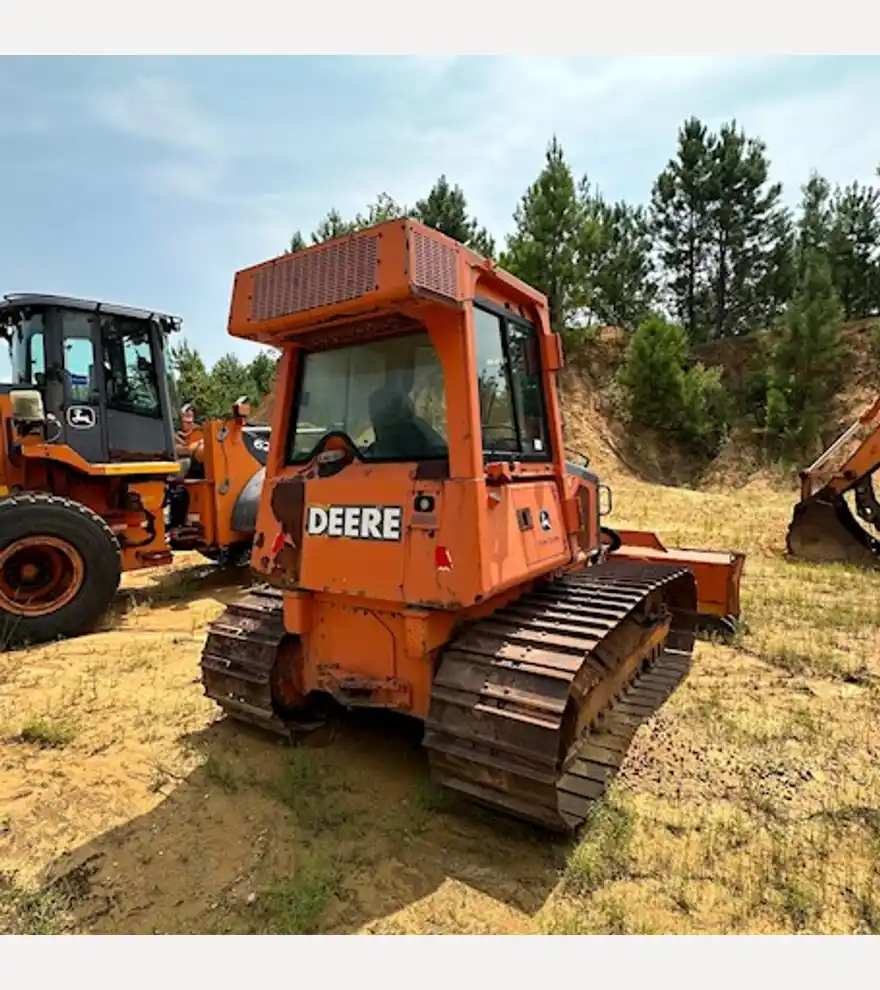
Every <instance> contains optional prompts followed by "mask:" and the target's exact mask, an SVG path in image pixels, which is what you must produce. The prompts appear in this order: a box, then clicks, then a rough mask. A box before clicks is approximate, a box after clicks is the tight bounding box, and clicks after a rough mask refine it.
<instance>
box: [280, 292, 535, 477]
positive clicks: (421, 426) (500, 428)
mask: <svg viewBox="0 0 880 990" xmlns="http://www.w3.org/2000/svg"><path fill="white" fill-rule="evenodd" d="M473 314H474V315H473V332H474V341H475V362H476V367H475V371H474V374H475V378H476V383H477V390H478V396H479V413H480V438H481V439H480V443H481V449H482V455H483V460H484V462H492V461H498V460H502V461H523V460H525V461H538V462H540V461H549V460H550V444H549V440H548V430H547V422H546V414H545V404H544V400H543V390H542V384H541V377H540V367H539V364H538V357H537V338H536V330H535V327H534V325H533V324H532V323H530V322H529V321H528V320H526V319H524V318H522V317H519V316H517V315H515V314H512V313H510V312H509V311H505V310H504V309H502V308H500V307H496V306H494V305H493V304H492V303H491V302H489V301H487V300H484V301H482V302H478V303H475V304H474V310H473ZM295 401H296V405H295V410H294V431H293V437H292V445H291V450H290V462H291V463H294V464H304V463H307V462H308V461H310V460H311V459H312V458H313V457H314V456H315V454H316V453H317V450H318V447H319V446H321V445H323V442H324V441H325V439H326V438H327V437H328V436H330V435H332V434H336V433H338V434H341V435H344V436H345V437H347V438H348V439H349V440H350V441H351V442H352V443H353V444H354V446H355V447H356V448H357V450H358V452H359V454H360V457H361V459H363V460H364V461H366V462H372V463H379V462H386V463H388V462H396V461H401V462H407V461H409V462H412V461H415V462H425V461H434V462H437V463H438V464H444V463H446V462H447V461H448V457H449V443H448V424H447V397H446V389H445V383H444V374H443V367H442V365H441V361H440V357H439V355H438V352H437V350H436V348H435V346H434V344H433V343H432V340H431V336H430V334H429V333H428V331H427V330H425V329H412V330H410V331H409V332H407V331H405V330H404V331H403V332H402V334H401V335H398V336H393V337H389V338H387V339H381V340H370V341H366V342H363V343H355V344H349V345H347V346H341V347H334V348H331V349H328V350H323V351H316V352H311V353H309V352H306V353H304V355H303V360H302V379H301V386H300V388H299V389H298V390H297V397H296V400H295ZM447 470H448V468H447Z"/></svg>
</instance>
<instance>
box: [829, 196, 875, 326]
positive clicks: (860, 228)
mask: <svg viewBox="0 0 880 990" xmlns="http://www.w3.org/2000/svg"><path fill="white" fill-rule="evenodd" d="M878 249H880V190H877V189H874V188H872V187H870V186H862V185H860V184H859V183H858V182H853V183H852V184H851V185H849V186H847V187H846V188H845V189H840V188H837V189H836V190H835V192H834V196H833V197H832V201H831V229H830V233H829V239H828V255H829V261H830V264H831V277H832V280H833V282H834V285H835V288H836V290H837V293H838V295H839V296H840V301H841V304H842V305H843V309H844V313H845V314H846V318H847V319H850V320H856V319H860V318H862V317H865V316H871V315H873V314H875V313H877V312H878V310H880V269H878V257H877V256H878Z"/></svg>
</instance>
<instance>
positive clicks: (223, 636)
mask: <svg viewBox="0 0 880 990" xmlns="http://www.w3.org/2000/svg"><path fill="white" fill-rule="evenodd" d="M284 636H285V630H284V618H283V598H282V595H281V592H280V591H275V590H274V589H271V588H266V589H263V588H253V589H251V590H250V591H249V592H248V593H247V594H246V595H245V596H244V597H243V598H241V599H240V600H239V601H237V602H232V603H231V604H229V605H228V606H227V607H226V610H225V611H224V612H223V613H222V614H221V615H220V617H219V618H218V619H216V620H215V621H214V622H212V623H211V624H210V625H209V626H208V637H207V639H206V641H205V647H204V650H203V651H202V660H201V668H202V683H203V685H204V688H205V694H206V695H207V696H208V697H209V698H211V699H212V700H213V701H215V702H216V703H217V704H218V705H220V707H221V708H222V709H223V710H224V711H225V712H226V713H227V714H228V715H229V716H230V717H231V718H234V719H236V721H239V722H248V723H249V724H251V725H256V726H259V728H261V729H268V730H269V731H270V732H276V733H278V734H279V735H282V736H289V734H290V729H289V727H288V725H287V723H286V722H284V721H283V719H281V718H279V716H278V715H277V714H276V712H275V708H274V706H273V704H272V669H273V667H274V666H275V659H276V656H277V654H278V647H279V646H280V645H281V641H282V640H283V639H284Z"/></svg>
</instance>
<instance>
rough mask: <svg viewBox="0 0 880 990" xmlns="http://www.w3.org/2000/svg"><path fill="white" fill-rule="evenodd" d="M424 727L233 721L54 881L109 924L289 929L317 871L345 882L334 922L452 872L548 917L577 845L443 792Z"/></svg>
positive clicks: (362, 915)
mask: <svg viewBox="0 0 880 990" xmlns="http://www.w3.org/2000/svg"><path fill="white" fill-rule="evenodd" d="M420 732H421V729H420V726H418V725H415V724H412V723H409V722H408V721H407V720H404V719H400V718H394V717H390V716H388V715H387V713H382V712H370V711H364V712H354V713H346V714H345V715H344V716H339V717H337V716H335V715H334V716H332V717H331V719H330V720H329V721H328V723H327V725H326V726H325V727H324V728H323V729H319V730H317V731H315V732H313V733H311V734H309V735H308V736H305V737H304V738H303V739H302V740H300V741H297V742H294V743H293V744H287V743H283V742H282V743H279V742H276V741H274V740H273V739H272V737H271V736H267V735H266V734H264V733H262V732H260V731H259V730H257V729H249V728H247V727H242V726H236V725H233V724H231V723H229V722H228V721H227V720H225V719H220V720H219V721H217V722H215V723H213V724H211V725H210V726H208V727H207V728H206V729H204V730H201V731H199V732H197V733H195V734H192V735H189V736H186V737H182V738H181V746H182V750H183V751H189V752H190V753H191V754H192V755H196V754H197V758H198V759H199V760H200V765H199V766H197V768H196V769H194V770H192V771H191V772H189V773H187V774H181V775H180V776H179V777H177V778H175V777H174V776H173V775H172V776H169V778H168V780H167V781H165V785H167V786H163V787H162V790H163V792H164V793H163V796H162V797H161V798H160V800H159V801H158V803H157V804H156V806H155V807H154V808H153V809H152V810H150V811H148V812H147V813H145V814H142V815H140V816H139V817H136V818H134V819H131V820H130V821H127V822H125V823H124V824H122V825H120V826H119V827H117V828H114V829H112V830H110V831H108V832H105V833H103V834H101V835H99V836H97V837H96V838H95V839H93V840H91V841H90V842H87V843H85V844H84V845H82V846H80V847H79V848H77V849H75V850H73V851H72V852H70V853H67V854H64V855H62V856H61V857H59V858H58V859H57V860H55V861H54V862H53V863H52V864H50V866H49V867H48V868H47V870H46V871H45V874H44V877H43V884H44V887H46V888H51V889H52V890H53V891H55V892H58V893H60V894H61V895H62V896H63V897H64V898H65V899H66V900H67V901H68V902H69V903H70V904H71V906H72V912H73V915H74V917H75V919H76V924H77V927H78V928H80V929H82V930H84V931H88V932H94V933H101V932H133V933H145V932H146V933H149V932H154V931H160V932H163V933H164V932H167V933H174V932H222V931H235V932H253V931H263V932H284V931H286V930H289V929H288V927H287V923H286V922H285V921H284V919H283V917H276V916H274V915H273V914H272V911H271V910H270V909H269V908H268V907H267V906H266V905H267V903H268V901H269V899H271V898H274V900H275V901H277V897H278V895H277V893H273V891H278V890H286V891H287V893H286V895H285V896H288V897H290V898H294V899H295V898H297V897H298V896H300V894H298V892H297V888H296V885H297V882H298V879H297V878H298V877H300V876H301V875H306V874H308V876H309V877H311V878H312V880H313V881H314V878H315V876H316V871H317V873H318V874H320V875H321V876H324V877H326V878H327V879H326V884H327V886H328V889H329V890H330V891H331V892H330V894H329V896H328V898H327V903H326V906H325V908H324V910H323V911H322V913H321V918H320V921H318V922H316V924H315V930H318V931H321V932H325V931H333V932H340V933H344V932H348V933H353V932H357V931H359V930H363V929H364V927H365V926H369V925H370V924H372V923H377V922H381V921H382V919H387V918H388V917H389V916H391V915H393V914H395V913H396V912H398V911H401V910H402V909H405V908H407V907H410V906H411V905H414V904H416V903H417V902H419V901H422V900H424V899H425V898H428V897H430V896H431V895H434V894H435V893H437V892H438V891H440V890H441V888H443V887H444V885H447V884H449V882H450V881H451V882H453V883H454V882H456V881H457V882H458V884H462V885H465V886H466V887H469V888H473V889H475V890H477V891H479V892H481V893H482V894H483V895H486V896H488V897H489V898H492V899H493V900H495V901H498V902H500V903H501V904H502V905H506V906H507V907H509V908H511V909H513V910H514V911H515V912H518V913H521V914H526V915H529V916H531V915H534V914H535V913H536V912H537V911H539V910H540V908H541V906H542V905H543V904H544V903H545V901H546V900H547V897H548V896H549V894H550V892H551V891H552V889H553V888H554V886H555V885H556V883H557V882H558V879H559V875H560V871H561V870H562V869H563V868H564V863H565V859H566V855H567V853H568V852H569V851H570V845H569V843H567V842H566V841H565V840H560V839H559V838H558V837H554V836H548V835H546V834H544V833H541V832H540V831H539V830H538V829H536V828H535V829H533V828H531V827H530V826H528V825H525V824H521V823H519V822H516V821H513V820H509V819H506V818H504V817H503V816H501V815H498V814H496V813H494V812H491V811H488V810H486V811H484V810H482V809H480V808H477V807H474V806H472V805H469V804H467V803H466V802H464V801H459V800H457V799H456V798H454V797H451V796H447V794H446V793H445V792H442V793H441V792H439V791H435V790H434V789H433V788H431V787H430V785H429V784H428V766H427V757H426V754H425V753H424V751H423V750H422V748H421V745H420ZM160 775H161V770H157V777H158V776H160ZM159 784H160V782H159V781H158V780H157V781H156V782H155V783H154V785H153V786H159ZM331 878H332V883H331ZM319 880H320V876H319ZM462 925H463V927H464V928H466V927H467V926H466V924H465V922H462Z"/></svg>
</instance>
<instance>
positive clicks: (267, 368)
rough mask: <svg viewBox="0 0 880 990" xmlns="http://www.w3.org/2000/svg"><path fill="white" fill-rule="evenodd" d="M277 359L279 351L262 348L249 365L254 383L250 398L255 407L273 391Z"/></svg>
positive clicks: (250, 377) (249, 373)
mask: <svg viewBox="0 0 880 990" xmlns="http://www.w3.org/2000/svg"><path fill="white" fill-rule="evenodd" d="M277 361H278V354H277V352H270V351H268V350H261V351H260V352H259V353H258V354H256V355H255V356H254V358H253V360H252V361H251V362H250V364H249V365H248V366H247V375H248V378H249V379H250V381H251V383H252V384H251V387H250V390H249V392H248V398H249V399H250V401H251V405H252V406H253V407H254V408H255V409H256V407H257V406H258V405H259V404H260V403H261V402H262V401H263V398H264V397H265V396H266V395H267V394H268V393H269V392H271V391H272V385H273V384H274V381H275V365H276V364H277Z"/></svg>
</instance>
